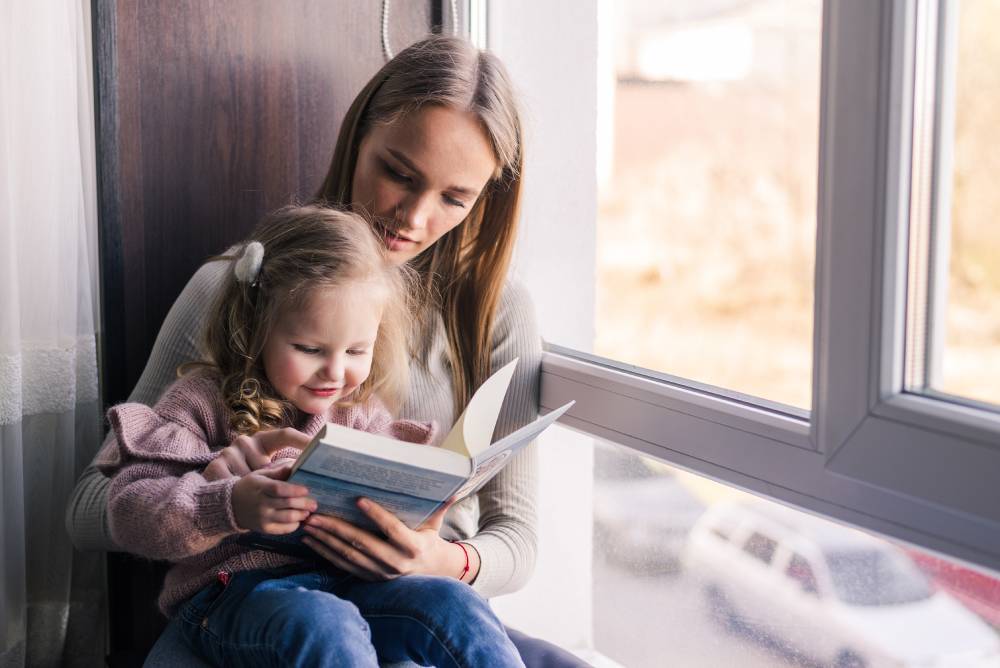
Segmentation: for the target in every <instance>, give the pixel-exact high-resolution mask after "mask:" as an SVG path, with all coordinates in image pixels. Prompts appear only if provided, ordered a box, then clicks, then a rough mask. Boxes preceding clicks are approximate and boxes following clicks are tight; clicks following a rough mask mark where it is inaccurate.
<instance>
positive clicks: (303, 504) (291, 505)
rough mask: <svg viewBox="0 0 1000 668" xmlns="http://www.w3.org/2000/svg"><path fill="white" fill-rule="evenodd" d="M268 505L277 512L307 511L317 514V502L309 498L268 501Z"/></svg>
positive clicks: (281, 498)
mask: <svg viewBox="0 0 1000 668" xmlns="http://www.w3.org/2000/svg"><path fill="white" fill-rule="evenodd" d="M266 503H267V504H268V505H269V506H270V507H271V508H273V509H275V510H307V511H309V512H310V513H314V512H316V507H317V505H316V501H315V500H314V499H313V498H311V497H308V496H292V497H280V498H276V499H270V498H269V499H267V501H266Z"/></svg>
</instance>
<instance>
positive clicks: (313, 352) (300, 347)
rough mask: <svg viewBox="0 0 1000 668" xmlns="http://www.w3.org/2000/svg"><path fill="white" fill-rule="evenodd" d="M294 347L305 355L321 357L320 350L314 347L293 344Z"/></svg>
mask: <svg viewBox="0 0 1000 668" xmlns="http://www.w3.org/2000/svg"><path fill="white" fill-rule="evenodd" d="M292 347H293V348H295V349H296V350H298V351H299V352H300V353H305V354H306V355H319V354H320V352H322V351H321V350H320V349H319V348H316V347H314V346H304V345H302V344H300V343H293V344H292Z"/></svg>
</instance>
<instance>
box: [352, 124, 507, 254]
mask: <svg viewBox="0 0 1000 668" xmlns="http://www.w3.org/2000/svg"><path fill="white" fill-rule="evenodd" d="M496 166H497V162H496V158H495V157H494V155H493V149H492V147H491V146H490V143H489V140H488V139H487V137H486V134H485V133H484V132H483V129H482V127H481V125H480V123H479V119H478V118H477V117H476V116H475V115H474V114H472V113H470V112H465V111H457V110H455V109H451V108H448V107H442V106H438V105H430V106H426V107H424V108H422V109H420V110H418V111H415V112H413V113H410V114H407V115H406V116H403V117H401V118H399V119H397V120H396V121H394V122H393V123H388V124H381V125H376V126H375V127H373V128H371V130H369V132H368V135H367V136H366V137H365V138H364V139H363V140H362V141H361V146H360V148H359V149H358V161H357V164H356V165H355V167H354V180H353V190H352V193H351V199H352V202H353V204H354V206H355V207H364V208H365V209H366V210H367V211H368V212H369V213H370V214H372V215H373V216H374V217H375V224H376V227H377V231H378V232H379V233H380V234H381V235H382V238H383V239H384V240H385V245H386V247H387V248H388V249H389V256H390V258H391V260H392V261H393V262H395V263H398V264H401V263H403V262H406V261H407V260H410V259H413V258H414V257H416V256H417V255H419V254H420V253H422V252H423V251H425V250H427V249H428V248H430V247H431V246H432V245H433V244H434V242H436V241H437V240H438V239H440V238H441V236H442V235H444V234H445V233H447V232H448V231H450V230H451V229H453V228H454V227H455V226H456V225H458V224H459V223H461V222H462V221H463V220H465V217H466V216H467V215H468V214H469V211H470V210H471V209H472V206H473V205H474V204H475V203H476V199H477V198H478V197H479V194H480V193H481V192H482V190H483V188H484V187H485V186H486V183H487V181H489V179H490V177H491V176H493V172H494V170H495V169H496Z"/></svg>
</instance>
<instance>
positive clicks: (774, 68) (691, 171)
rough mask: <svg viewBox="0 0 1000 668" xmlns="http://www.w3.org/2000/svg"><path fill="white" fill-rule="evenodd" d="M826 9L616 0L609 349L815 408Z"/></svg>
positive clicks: (606, 304) (600, 297)
mask: <svg viewBox="0 0 1000 668" xmlns="http://www.w3.org/2000/svg"><path fill="white" fill-rule="evenodd" d="M821 16H822V2H821V1H820V0H798V2H794V3H787V2H773V1H763V2H761V1H757V2H732V1H730V2H714V3H698V2H687V3H685V2H680V3H678V2H659V3H657V2H652V3H651V2H642V1H639V0H629V1H626V2H619V3H615V13H614V20H613V22H612V23H613V28H611V29H610V30H609V32H611V33H612V36H611V38H610V44H609V46H608V52H609V55H608V57H609V58H610V57H612V56H613V60H614V62H613V64H611V65H610V66H609V68H608V69H609V70H610V71H609V72H608V73H607V74H606V75H605V76H607V77H609V78H610V79H611V80H610V82H609V83H608V89H609V90H610V91H613V92H611V93H609V94H608V99H607V101H606V102H607V105H608V109H609V117H610V118H609V120H608V121H607V123H606V124H602V125H599V126H598V133H599V134H598V142H599V143H598V162H597V170H598V175H599V177H598V183H597V201H598V212H597V257H596V265H597V266H596V271H597V275H596V290H597V295H596V314H595V315H596V319H595V334H596V337H595V342H594V351H595V352H596V353H597V354H598V355H601V356H603V357H606V358H613V359H616V360H619V361H621V362H627V363H629V364H636V365H639V366H641V367H644V368H646V369H651V370H654V371H658V372H664V373H669V374H672V375H674V376H681V377H684V378H687V379H691V380H695V381H699V382H703V383H706V384H710V385H713V386H716V387H720V388H726V389H728V390H734V391H737V392H742V393H746V394H751V395H756V396H759V397H764V398H767V399H771V400H774V401H777V402H781V403H785V404H789V405H792V406H797V407H800V408H803V409H808V408H809V405H810V392H811V389H812V384H811V382H810V376H811V374H810V370H811V367H812V313H813V300H812V295H813V273H814V266H813V265H814V250H815V240H816V182H817V180H818V174H817V149H818V143H819V75H820V40H821V36H822V32H821V30H820V19H821ZM599 104H600V102H599ZM762 348H763V349H767V350H770V351H772V354H771V355H769V356H762V355H760V354H759V353H758V351H759V350H760V349H762Z"/></svg>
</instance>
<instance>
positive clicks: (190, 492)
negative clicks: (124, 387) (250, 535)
mask: <svg viewBox="0 0 1000 668" xmlns="http://www.w3.org/2000/svg"><path fill="white" fill-rule="evenodd" d="M217 392H218V390H217V388H216V387H214V385H213V383H212V382H210V381H208V380H207V379H205V378H199V377H185V378H183V379H181V380H179V381H178V382H177V383H176V384H175V385H174V386H173V387H172V388H171V390H170V391H168V392H167V394H166V395H164V397H163V399H161V400H160V401H159V402H158V403H157V405H156V406H155V407H154V408H150V407H148V406H146V405H144V404H138V403H131V404H121V405H118V406H115V407H114V408H112V409H111V410H110V411H108V421H109V422H110V423H111V438H110V440H109V446H108V447H106V448H103V449H102V451H101V453H100V455H99V456H98V458H97V466H98V468H99V469H100V470H101V472H102V473H105V474H107V475H113V478H112V479H111V484H110V486H109V489H108V507H107V513H108V525H109V529H110V532H111V536H112V538H113V539H114V541H115V543H116V544H117V545H120V546H121V547H122V548H124V549H126V550H128V551H129V552H132V553H134V554H138V555H140V556H144V557H148V558H151V559H167V560H174V561H175V560H178V559H183V558H185V557H189V556H192V555H195V554H198V553H201V552H204V551H205V550H207V549H209V548H211V547H213V546H214V545H216V544H217V543H218V542H219V541H221V540H222V539H223V538H225V537H226V536H228V535H231V534H233V533H237V532H239V531H240V529H239V527H238V525H237V523H236V519H235V516H234V515H233V510H232V490H233V486H234V485H235V484H236V482H237V481H238V480H239V478H236V477H233V478H227V479H224V480H219V481H214V482H209V481H207V480H206V479H205V478H204V477H203V476H202V475H201V471H202V470H203V469H204V468H205V466H206V465H207V464H208V463H209V462H211V461H212V460H213V459H214V458H215V457H216V456H217V448H216V447H213V446H218V445H222V444H224V442H225V440H226V439H227V437H228V433H227V431H226V428H225V425H224V424H223V420H222V418H221V417H220V411H219V409H220V407H221V402H220V401H219V398H218V396H217ZM150 527H156V530H155V531H150Z"/></svg>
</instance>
